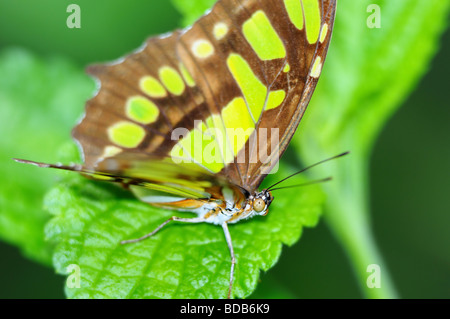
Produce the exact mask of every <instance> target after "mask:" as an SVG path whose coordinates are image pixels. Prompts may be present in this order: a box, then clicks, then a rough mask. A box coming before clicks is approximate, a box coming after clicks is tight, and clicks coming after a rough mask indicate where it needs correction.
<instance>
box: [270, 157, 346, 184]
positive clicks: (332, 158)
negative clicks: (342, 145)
mask: <svg viewBox="0 0 450 319" xmlns="http://www.w3.org/2000/svg"><path fill="white" fill-rule="evenodd" d="M349 153H350V152H344V153H341V154H339V155H336V156H333V157H330V158H327V159H324V160H322V161H320V162H317V163H315V164H312V165H310V166H308V167H306V168H304V169H302V170H300V171H298V172H296V173H294V174H292V175H289V176H288V177H286V178H283V179H282V180H281V181H278V182H276V183H275V184H273V185H272V186H270V187H269V188H267V190H271V189H272V187H274V186H276V185H278V184H280V183H282V182H284V181H285V180H287V179H289V178H291V177H294V176H295V175H298V174H300V173H303V172H304V171H307V170H309V169H310V168H313V167H314V166H317V165H319V164H322V163H325V162H328V161H331V160H334V159H336V158H339V157H342V156H345V155H347V154H349Z"/></svg>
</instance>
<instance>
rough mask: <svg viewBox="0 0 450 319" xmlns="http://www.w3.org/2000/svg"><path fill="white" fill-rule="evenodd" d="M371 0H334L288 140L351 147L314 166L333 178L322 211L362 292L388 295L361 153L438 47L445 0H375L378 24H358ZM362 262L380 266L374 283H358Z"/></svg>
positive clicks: (304, 145)
mask: <svg viewBox="0 0 450 319" xmlns="http://www.w3.org/2000/svg"><path fill="white" fill-rule="evenodd" d="M372 3H373V1H369V0H364V1H346V0H342V1H339V3H338V10H337V16H336V24H335V29H334V31H333V39H332V43H331V46H330V50H329V54H328V58H327V61H326V63H325V65H324V68H323V74H322V77H321V79H320V81H319V84H318V87H317V90H316V92H315V93H314V95H313V98H312V101H311V103H310V106H309V108H308V111H307V112H306V116H305V118H304V119H303V122H302V123H301V125H300V130H299V132H298V133H297V134H296V137H295V138H294V140H293V143H294V144H296V146H298V147H299V149H300V155H301V158H302V159H304V160H312V159H316V158H318V157H319V158H320V157H322V158H324V157H327V156H330V155H334V154H336V153H339V152H342V151H347V150H349V151H351V152H352V153H351V154H350V156H348V157H347V158H345V159H342V160H339V161H335V162H334V163H333V164H332V165H328V166H321V167H318V168H317V169H315V172H316V174H317V176H327V175H329V174H330V173H332V174H333V177H334V182H333V183H329V184H328V185H325V186H324V188H325V190H326V193H327V195H328V199H327V214H326V219H327V222H328V223H329V225H330V226H331V228H332V229H333V231H334V233H335V234H336V235H337V237H338V238H339V240H340V241H341V243H342V244H343V245H344V247H345V249H346V251H347V253H348V255H349V257H350V258H351V259H352V262H353V265H354V268H355V271H356V274H357V277H358V281H359V282H360V284H361V287H362V289H363V290H364V291H365V293H366V295H367V296H370V297H392V296H395V292H394V289H393V287H392V285H391V282H390V280H389V274H388V271H387V267H386V266H385V264H384V262H383V260H382V257H381V256H380V254H379V252H378V250H377V247H376V245H375V241H374V239H373V236H372V233H371V226H370V218H369V212H368V205H369V204H368V202H369V199H368V184H369V180H368V178H367V174H368V167H369V158H370V154H371V150H372V147H373V144H374V141H375V139H376V137H377V136H378V133H379V131H380V130H381V129H382V127H383V125H384V124H385V123H386V121H387V120H388V119H389V117H390V115H392V114H393V112H395V110H396V109H397V108H398V107H399V106H401V103H402V102H403V101H404V100H405V98H406V97H407V96H408V94H409V93H410V92H411V90H413V89H414V87H415V85H416V84H417V82H418V80H419V79H420V77H421V76H422V75H423V74H424V73H425V72H426V71H427V69H428V65H429V63H430V60H431V58H432V57H433V55H434V54H435V52H436V51H437V49H438V48H439V39H440V35H441V34H442V32H443V30H444V29H445V27H446V24H447V23H448V11H449V4H450V2H449V1H440V0H430V1H419V0H415V1H410V0H395V1H387V0H385V1H376V4H377V5H378V6H379V8H380V9H381V28H379V29H376V28H374V29H370V28H369V27H368V26H367V24H366V21H367V19H368V18H369V16H370V15H371V14H372V13H373V12H372V11H370V10H368V8H369V9H370V7H369V5H371V4H372ZM368 11H369V12H368ZM424 108H426V105H424ZM399 143H401V141H399ZM386 182H387V183H388V182H389V181H386ZM369 264H378V265H380V266H381V269H382V273H383V284H382V287H381V288H380V289H370V288H368V287H367V285H366V279H367V276H368V272H367V266H368V265H369Z"/></svg>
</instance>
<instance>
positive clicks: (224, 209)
mask: <svg viewBox="0 0 450 319" xmlns="http://www.w3.org/2000/svg"><path fill="white" fill-rule="evenodd" d="M140 199H141V200H142V201H144V202H148V203H150V204H151V205H153V206H157V207H162V208H166V209H173V210H179V211H187V212H191V213H195V214H197V216H198V217H199V218H201V219H203V220H204V222H206V223H210V224H215V225H222V224H223V223H228V224H234V223H237V222H239V221H241V220H244V219H249V218H252V217H254V216H257V215H259V216H264V215H266V214H267V213H268V212H269V206H270V204H271V203H272V201H273V196H272V194H271V193H270V192H269V191H267V190H263V191H261V192H255V193H253V194H249V193H248V192H247V191H244V190H242V189H240V188H239V187H234V188H232V189H231V188H229V187H223V188H219V189H218V190H217V191H216V192H215V195H214V196H213V197H211V198H209V199H176V198H174V199H173V200H172V201H169V202H167V201H166V202H164V201H160V198H158V197H151V198H148V197H141V198H140ZM163 200H164V199H163ZM255 203H256V204H259V205H255Z"/></svg>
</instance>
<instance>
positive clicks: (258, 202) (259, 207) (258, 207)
mask: <svg viewBox="0 0 450 319" xmlns="http://www.w3.org/2000/svg"><path fill="white" fill-rule="evenodd" d="M264 208H266V202H265V201H264V200H262V199H261V198H257V199H255V201H254V202H253V209H254V211H255V212H257V213H260V212H262V211H263V210H264Z"/></svg>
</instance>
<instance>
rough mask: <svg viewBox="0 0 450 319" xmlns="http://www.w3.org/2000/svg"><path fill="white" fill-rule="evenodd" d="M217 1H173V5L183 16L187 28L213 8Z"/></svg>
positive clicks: (183, 22)
mask: <svg viewBox="0 0 450 319" xmlns="http://www.w3.org/2000/svg"><path fill="white" fill-rule="evenodd" d="M215 2H216V1H215V0H195V1H185V0H172V3H173V5H174V6H175V7H176V8H177V9H178V11H180V13H181V14H182V15H183V20H182V24H183V25H185V26H187V25H191V24H192V23H194V22H195V21H196V20H197V19H198V18H199V17H200V16H201V15H202V14H204V13H205V12H206V10H208V9H209V8H211V7H212V6H213V4H214V3H215Z"/></svg>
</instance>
